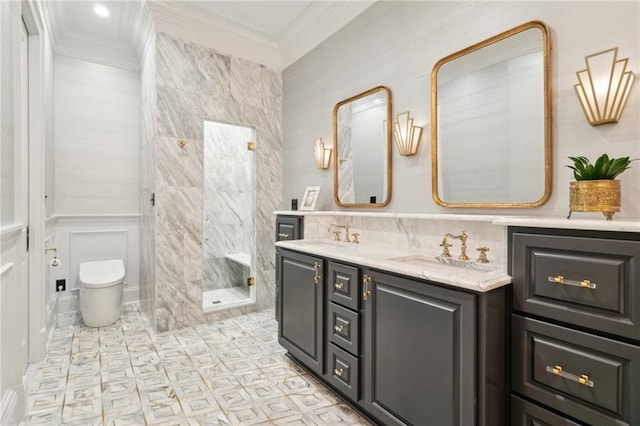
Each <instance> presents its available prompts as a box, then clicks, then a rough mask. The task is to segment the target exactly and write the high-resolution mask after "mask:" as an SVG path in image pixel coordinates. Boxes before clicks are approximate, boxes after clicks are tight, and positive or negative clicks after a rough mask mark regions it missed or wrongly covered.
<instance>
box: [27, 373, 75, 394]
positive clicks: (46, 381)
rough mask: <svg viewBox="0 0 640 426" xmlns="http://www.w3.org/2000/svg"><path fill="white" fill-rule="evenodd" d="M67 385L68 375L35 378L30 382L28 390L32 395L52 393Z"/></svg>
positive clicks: (61, 389)
mask: <svg viewBox="0 0 640 426" xmlns="http://www.w3.org/2000/svg"><path fill="white" fill-rule="evenodd" d="M66 385H67V376H59V377H44V378H42V379H40V380H34V381H33V382H31V383H28V386H27V392H28V393H29V394H30V395H33V394H36V393H52V392H56V391H63V390H64V389H65V387H66Z"/></svg>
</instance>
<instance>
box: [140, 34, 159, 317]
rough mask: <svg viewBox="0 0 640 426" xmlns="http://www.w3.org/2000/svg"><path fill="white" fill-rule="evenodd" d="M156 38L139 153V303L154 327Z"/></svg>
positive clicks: (147, 67) (147, 59)
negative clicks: (152, 201)
mask: <svg viewBox="0 0 640 426" xmlns="http://www.w3.org/2000/svg"><path fill="white" fill-rule="evenodd" d="M155 44H156V38H155V30H154V29H153V27H151V28H150V35H149V38H148V39H147V43H146V45H145V55H144V60H143V63H142V67H141V71H140V86H141V89H142V98H141V101H142V120H141V122H142V131H141V133H140V134H141V137H142V141H141V153H140V174H141V175H140V214H141V221H140V301H141V302H142V306H143V307H144V310H145V312H146V313H147V316H148V318H149V321H150V322H151V324H153V325H155V323H156V309H155V298H156V293H155V282H156V256H155V252H156V250H155V247H156V218H155V212H154V207H153V205H152V203H151V201H150V200H151V197H152V195H153V193H154V192H155V191H156V189H155V181H156V173H155V170H156V168H155V163H156V117H157V93H156V49H155Z"/></svg>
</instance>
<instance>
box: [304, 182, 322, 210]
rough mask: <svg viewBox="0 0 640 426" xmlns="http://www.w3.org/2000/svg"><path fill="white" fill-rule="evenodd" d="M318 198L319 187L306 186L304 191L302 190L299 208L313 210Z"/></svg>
mask: <svg viewBox="0 0 640 426" xmlns="http://www.w3.org/2000/svg"><path fill="white" fill-rule="evenodd" d="M318 198H320V187H319V186H307V189H306V191H304V197H302V205H301V206H300V210H315V209H316V205H317V204H318Z"/></svg>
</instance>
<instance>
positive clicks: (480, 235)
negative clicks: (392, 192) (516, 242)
mask: <svg viewBox="0 0 640 426" xmlns="http://www.w3.org/2000/svg"><path fill="white" fill-rule="evenodd" d="M460 217H461V219H460V220H441V219H426V218H425V219H418V218H411V217H403V215H385V216H378V217H374V216H366V215H363V216H359V215H354V216H344V215H341V216H333V215H318V216H315V215H306V216H305V218H304V237H305V239H315V238H320V239H331V238H332V234H331V233H330V232H328V231H327V229H328V228H329V225H330V224H332V223H333V224H339V225H344V224H347V223H348V224H349V225H351V229H350V233H354V232H357V233H359V234H360V236H359V240H360V243H361V244H367V243H379V244H386V245H388V246H389V250H390V251H389V255H390V256H391V255H392V254H393V247H398V248H402V247H410V248H417V249H422V250H424V254H425V255H431V256H439V255H440V254H441V253H442V247H440V243H441V242H442V238H443V236H444V234H445V233H447V232H450V233H452V234H454V235H460V234H461V233H462V231H466V232H467V235H468V239H467V255H468V256H469V258H470V259H472V260H475V259H477V257H478V252H477V251H476V249H477V248H478V247H480V246H486V247H489V250H490V251H489V253H488V254H487V255H488V258H489V260H490V261H491V262H492V263H493V265H495V266H496V268H500V269H502V270H504V271H506V265H507V231H506V229H507V228H506V227H504V226H496V225H493V224H492V223H491V221H477V220H464V218H463V216H460ZM332 231H333V229H332ZM449 242H450V243H451V244H453V246H452V247H450V249H449V250H450V252H451V255H452V256H454V257H457V256H459V255H460V241H458V240H451V239H450V240H449Z"/></svg>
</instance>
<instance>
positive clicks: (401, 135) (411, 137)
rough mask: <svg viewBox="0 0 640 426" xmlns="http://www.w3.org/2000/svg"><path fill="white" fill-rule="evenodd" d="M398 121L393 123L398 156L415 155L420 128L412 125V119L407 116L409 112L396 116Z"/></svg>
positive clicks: (418, 142) (420, 132)
mask: <svg viewBox="0 0 640 426" xmlns="http://www.w3.org/2000/svg"><path fill="white" fill-rule="evenodd" d="M397 117H398V121H396V122H395V123H393V134H394V135H395V139H396V146H397V147H398V152H400V155H405V156H409V155H415V154H416V153H417V152H418V145H419V144H420V135H422V127H419V126H414V125H413V118H411V117H410V116H409V111H407V112H403V113H402V114H398V116H397Z"/></svg>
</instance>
